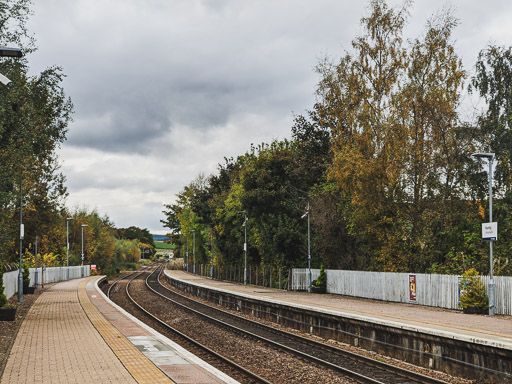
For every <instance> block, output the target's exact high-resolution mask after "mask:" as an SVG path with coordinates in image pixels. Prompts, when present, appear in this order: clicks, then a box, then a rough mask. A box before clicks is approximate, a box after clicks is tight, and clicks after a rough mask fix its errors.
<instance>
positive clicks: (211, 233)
mask: <svg viewBox="0 0 512 384" xmlns="http://www.w3.org/2000/svg"><path fill="white" fill-rule="evenodd" d="M210 240H211V245H210V246H211V252H212V263H211V265H210V278H211V279H213V228H212V230H211V232H210Z"/></svg>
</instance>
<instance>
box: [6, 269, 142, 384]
mask: <svg viewBox="0 0 512 384" xmlns="http://www.w3.org/2000/svg"><path fill="white" fill-rule="evenodd" d="M82 280H83V279H79V280H71V281H67V282H63V283H59V284H56V285H54V286H53V287H51V288H50V289H48V291H46V292H44V293H43V294H42V295H41V296H39V298H38V299H37V301H36V302H35V303H34V304H33V305H32V307H31V309H30V311H29V312H28V314H27V316H26V318H25V320H24V321H23V323H22V324H21V327H20V330H19V332H18V335H17V337H16V340H15V342H14V345H13V347H12V349H11V354H10V356H9V359H8V361H7V365H6V367H5V370H4V373H3V375H2V378H1V381H0V383H1V384H17V383H58V384H60V383H62V384H72V383H77V384H78V383H84V384H85V383H90V384H99V383H136V381H135V380H134V379H133V377H132V376H131V375H130V373H129V372H128V371H127V369H126V368H125V367H124V366H123V365H122V364H121V362H120V361H119V359H118V358H117V356H116V355H115V354H114V353H113V352H112V350H111V349H110V348H109V346H108V345H107V344H106V343H105V342H104V341H103V339H102V337H101V336H100V334H99V333H98V332H97V331H96V329H95V328H94V326H93V325H92V323H91V322H90V321H89V319H88V318H87V315H86V314H85V312H84V310H83V309H82V307H81V305H80V302H79V300H78V295H77V288H78V284H79V283H80V282H81V281H82Z"/></svg>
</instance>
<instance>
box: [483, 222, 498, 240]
mask: <svg viewBox="0 0 512 384" xmlns="http://www.w3.org/2000/svg"><path fill="white" fill-rule="evenodd" d="M482 239H483V240H485V241H496V240H498V223H496V222H494V223H483V224H482Z"/></svg>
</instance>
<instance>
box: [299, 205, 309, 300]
mask: <svg viewBox="0 0 512 384" xmlns="http://www.w3.org/2000/svg"><path fill="white" fill-rule="evenodd" d="M310 211H311V209H310V207H309V201H308V206H307V207H306V213H305V214H303V215H302V217H301V219H303V218H304V217H306V216H307V217H308V292H309V293H311V226H310V222H309V216H310Z"/></svg>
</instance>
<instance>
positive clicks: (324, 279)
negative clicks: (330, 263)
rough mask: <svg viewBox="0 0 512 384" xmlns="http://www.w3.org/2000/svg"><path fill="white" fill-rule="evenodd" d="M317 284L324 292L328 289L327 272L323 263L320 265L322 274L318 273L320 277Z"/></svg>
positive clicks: (316, 281)
mask: <svg viewBox="0 0 512 384" xmlns="http://www.w3.org/2000/svg"><path fill="white" fill-rule="evenodd" d="M315 286H316V287H317V288H320V289H321V290H322V292H325V291H326V289H327V275H326V274H325V269H324V265H323V264H322V265H321V266H320V275H318V279H316V280H315Z"/></svg>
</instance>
